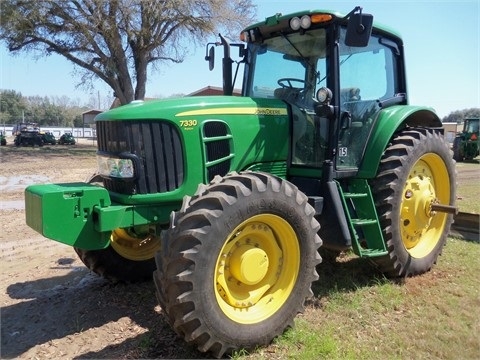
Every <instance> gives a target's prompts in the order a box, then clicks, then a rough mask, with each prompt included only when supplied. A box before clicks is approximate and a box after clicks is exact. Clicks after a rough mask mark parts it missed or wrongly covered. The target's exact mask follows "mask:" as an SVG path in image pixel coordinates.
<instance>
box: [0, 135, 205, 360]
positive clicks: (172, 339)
mask: <svg viewBox="0 0 480 360" xmlns="http://www.w3.org/2000/svg"><path fill="white" fill-rule="evenodd" d="M11 144H12V142H9V145H7V147H2V148H1V149H0V151H1V153H0V156H1V163H0V165H1V167H0V168H1V171H0V217H1V222H0V225H1V230H0V264H1V272H0V306H1V310H0V311H1V313H0V316H1V353H0V357H1V358H2V359H7V358H19V359H79V358H82V359H113V358H116V359H118V358H147V357H148V358H154V357H157V358H198V357H201V356H202V355H201V354H199V353H198V352H196V351H194V350H192V349H191V348H189V347H188V346H186V345H185V343H184V341H183V340H180V339H178V338H177V337H176V335H175V333H174V332H173V331H172V330H171V329H170V327H169V326H168V325H167V323H166V322H165V321H164V319H163V316H161V314H160V312H161V309H160V307H159V306H158V305H157V301H156V298H155V290H154V285H153V282H147V283H143V284H139V285H124V284H117V285H113V284H110V283H108V282H107V281H105V280H103V279H102V278H100V277H98V276H97V275H95V274H93V273H91V272H90V271H89V270H88V269H87V268H86V267H85V266H84V265H83V263H82V262H81V261H80V260H79V258H78V257H77V255H76V254H75V252H74V250H73V248H71V247H70V246H67V245H63V244H60V243H57V242H54V241H52V240H48V239H45V238H44V237H42V236H41V235H39V234H38V233H36V232H35V231H33V230H32V229H30V228H29V227H28V226H27V225H26V224H25V210H24V205H23V202H24V200H23V199H24V197H23V190H24V188H25V187H26V186H27V185H29V184H33V183H44V182H57V183H58V182H76V181H83V180H85V179H87V178H88V176H89V175H91V174H92V173H93V171H94V170H95V168H96V159H95V156H94V155H95V147H94V146H93V145H94V144H93V143H92V141H86V140H85V141H81V142H80V143H79V144H78V145H75V147H67V146H64V145H57V146H50V147H47V146H44V147H43V148H38V147H37V148H16V147H14V146H13V145H11Z"/></svg>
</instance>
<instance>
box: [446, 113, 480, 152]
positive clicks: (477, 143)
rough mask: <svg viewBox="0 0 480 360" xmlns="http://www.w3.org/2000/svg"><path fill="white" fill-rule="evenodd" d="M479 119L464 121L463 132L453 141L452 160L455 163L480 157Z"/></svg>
mask: <svg viewBox="0 0 480 360" xmlns="http://www.w3.org/2000/svg"><path fill="white" fill-rule="evenodd" d="M479 122H480V119H478V118H477V119H465V120H464V122H463V130H462V132H460V133H458V134H457V136H456V137H455V140H454V141H453V158H454V159H455V160H456V161H463V160H472V159H474V158H476V157H477V156H478V155H480V152H479V150H480V138H479V129H478V128H479Z"/></svg>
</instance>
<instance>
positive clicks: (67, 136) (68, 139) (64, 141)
mask: <svg viewBox="0 0 480 360" xmlns="http://www.w3.org/2000/svg"><path fill="white" fill-rule="evenodd" d="M58 144H59V145H75V138H74V137H73V135H72V133H69V132H66V133H64V134H63V135H62V136H60V139H58Z"/></svg>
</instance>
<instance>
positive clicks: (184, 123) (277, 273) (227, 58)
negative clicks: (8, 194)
mask: <svg viewBox="0 0 480 360" xmlns="http://www.w3.org/2000/svg"><path fill="white" fill-rule="evenodd" d="M220 39H221V43H220V44H221V46H222V48H223V78H224V95H225V96H214V97H190V98H189V97H187V98H181V99H169V100H160V101H149V102H146V103H138V102H135V103H134V104H131V105H127V106H122V107H120V108H117V109H113V110H111V111H108V112H104V113H102V114H100V115H98V116H97V118H96V128H97V134H98V152H97V154H98V164H99V168H98V173H97V174H95V175H94V176H92V178H91V179H90V181H88V183H74V184H46V185H33V186H29V187H28V188H27V190H26V214H27V224H28V225H29V226H31V227H32V228H33V229H35V230H37V231H38V232H40V233H42V234H43V235H44V236H46V237H49V238H51V239H54V240H57V241H60V242H63V243H65V244H69V245H71V246H73V247H74V248H75V251H76V252H77V254H78V255H79V257H80V258H81V259H82V261H83V262H84V263H85V265H86V266H87V267H89V268H90V269H91V270H93V271H95V272H96V273H98V274H99V275H102V276H104V277H105V278H107V279H111V280H114V281H127V282H128V281H139V280H142V279H148V278H151V274H152V271H154V276H153V277H154V281H155V284H156V287H157V294H158V299H159V302H160V305H161V307H162V310H163V312H164V314H165V315H166V317H167V319H168V321H169V323H170V324H171V326H172V327H173V329H174V330H175V331H176V332H177V333H178V334H179V335H180V336H182V337H183V338H185V339H186V340H187V341H188V342H189V343H191V344H194V345H195V346H196V347H197V348H198V349H199V350H200V351H209V352H211V353H212V354H213V355H214V356H217V357H220V356H222V355H223V354H225V353H229V352H231V351H232V350H234V349H238V348H249V349H251V348H255V347H256V346H259V345H263V344H268V343H269V342H270V341H272V339H273V338H274V337H276V336H277V335H279V334H281V333H282V332H283V331H284V330H285V329H286V328H287V327H288V326H291V325H292V324H293V320H294V318H295V316H296V314H297V313H299V312H302V311H303V304H304V300H305V298H307V297H309V296H311V295H312V291H311V283H312V282H313V281H315V280H316V279H317V278H318V275H317V273H316V267H317V266H319V264H320V262H321V257H320V255H319V253H318V251H319V248H320V246H321V245H322V243H323V248H325V249H327V250H329V251H332V252H338V251H340V250H345V249H350V248H352V249H353V251H354V252H355V253H356V254H357V255H358V256H360V257H366V258H370V259H371V260H372V261H373V262H375V263H376V264H377V265H378V267H379V268H380V269H381V270H382V271H383V272H384V273H385V274H387V275H389V276H393V277H405V276H410V275H418V274H422V273H424V272H426V271H428V270H429V269H430V268H431V267H432V266H433V265H434V263H435V262H436V260H437V257H438V255H439V254H440V253H441V251H442V248H443V246H444V244H445V241H446V236H447V234H448V231H449V228H450V225H451V223H452V213H455V212H456V208H455V204H454V202H455V182H456V179H455V171H454V162H453V160H452V155H451V152H450V150H449V147H448V145H447V143H446V142H445V140H444V138H443V131H442V124H441V121H440V119H439V118H438V116H437V115H436V114H435V112H434V111H433V110H432V109H430V108H428V107H423V106H411V105H408V102H407V100H408V94H407V86H406V78H405V68H404V52H403V43H402V40H401V38H400V36H399V35H398V34H396V33H395V32H392V31H391V30H389V29H387V28H385V27H381V26H373V17H372V16H371V15H369V14H362V12H361V9H360V8H355V9H354V10H353V11H352V12H351V13H350V14H348V15H347V16H345V17H343V16H339V15H338V14H336V13H332V12H328V11H305V12H298V13H295V14H291V15H285V16H282V15H280V14H277V15H274V16H272V17H270V18H267V19H266V21H264V22H261V23H258V24H254V25H252V26H250V27H248V28H246V29H245V31H244V32H243V33H242V40H243V41H244V42H245V43H246V45H245V44H229V43H228V41H227V40H226V39H225V38H223V37H222V36H221V37H220ZM215 46H218V44H217V43H214V44H209V45H207V56H206V59H207V60H208V61H209V63H210V68H211V69H212V68H213V65H214V58H215ZM232 47H233V48H237V49H239V58H240V60H239V61H238V62H237V67H238V66H244V78H243V88H242V96H239V97H237V96H230V95H232V91H233V88H234V77H233V74H234V73H235V74H236V73H237V72H236V71H235V72H234V69H233V64H234V63H235V61H234V60H233V59H232V58H231V55H230V52H231V49H232Z"/></svg>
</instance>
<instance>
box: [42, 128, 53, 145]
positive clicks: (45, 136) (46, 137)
mask: <svg viewBox="0 0 480 360" xmlns="http://www.w3.org/2000/svg"><path fill="white" fill-rule="evenodd" d="M40 134H41V136H42V141H43V143H44V144H50V145H55V144H56V143H57V139H55V135H53V133H52V132H50V131H46V132H43V131H41V132H40Z"/></svg>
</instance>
